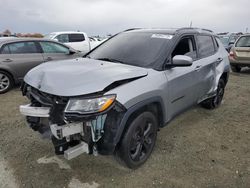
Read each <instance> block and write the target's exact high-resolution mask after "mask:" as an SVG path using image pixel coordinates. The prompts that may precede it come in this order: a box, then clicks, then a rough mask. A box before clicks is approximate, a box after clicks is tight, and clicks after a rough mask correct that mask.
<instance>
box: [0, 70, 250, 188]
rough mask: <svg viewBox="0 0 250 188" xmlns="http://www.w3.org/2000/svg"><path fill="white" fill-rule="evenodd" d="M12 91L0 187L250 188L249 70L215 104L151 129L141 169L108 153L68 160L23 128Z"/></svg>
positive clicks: (2, 100)
mask: <svg viewBox="0 0 250 188" xmlns="http://www.w3.org/2000/svg"><path fill="white" fill-rule="evenodd" d="M26 102H27V100H26V99H25V98H24V97H22V96H21V93H20V91H19V89H18V88H16V89H14V90H12V91H11V92H9V93H7V94H4V95H1V96H0V187H1V188H2V187H10V188H15V187H28V188H29V187H36V188H39V187H55V188H57V187H59V188H63V187H69V188H76V187H78V188H81V187H83V188H96V187H164V188H165V187H171V188H178V187H194V188H195V187H202V188H204V187H209V188H216V187H218V188H224V187H225V188H230V187H232V188H249V187H250V123H249V120H250V108H249V106H250V70H249V69H246V70H245V71H243V72H242V73H239V74H236V73H232V74H231V76H230V80H229V83H228V85H227V88H226V93H225V98H224V101H223V103H222V105H221V107H220V108H218V109H216V110H206V109H203V108H201V107H199V106H198V107H195V108H193V109H191V110H189V111H187V112H185V113H184V114H182V115H180V116H178V117H177V118H175V119H174V120H173V121H172V122H170V123H169V124H168V125H167V126H166V127H164V128H163V129H161V131H160V132H159V134H158V138H157V143H156V147H155V150H154V152H153V154H152V156H151V157H150V159H149V160H148V161H147V162H146V163H145V165H143V166H142V167H141V168H139V169H137V170H135V171H132V170H129V169H126V168H124V167H121V166H120V165H119V164H118V163H117V162H116V161H115V160H114V159H113V158H112V157H110V156H109V157H104V156H98V157H94V156H88V155H82V156H80V157H78V158H76V159H73V160H71V161H66V160H65V159H64V158H62V157H58V156H55V155H54V152H53V146H52V144H51V143H50V142H49V141H47V140H42V139H41V138H40V136H39V135H38V134H37V133H35V132H33V131H32V130H31V129H30V128H28V127H27V126H26V123H25V120H24V117H22V116H21V115H20V113H19V111H18V106H19V105H20V104H24V103H26Z"/></svg>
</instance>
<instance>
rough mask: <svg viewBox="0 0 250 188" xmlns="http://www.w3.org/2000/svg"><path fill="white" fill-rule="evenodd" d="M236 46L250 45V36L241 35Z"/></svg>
mask: <svg viewBox="0 0 250 188" xmlns="http://www.w3.org/2000/svg"><path fill="white" fill-rule="evenodd" d="M235 46H236V47H250V36H244V37H240V38H239V40H238V41H237V43H236V45H235Z"/></svg>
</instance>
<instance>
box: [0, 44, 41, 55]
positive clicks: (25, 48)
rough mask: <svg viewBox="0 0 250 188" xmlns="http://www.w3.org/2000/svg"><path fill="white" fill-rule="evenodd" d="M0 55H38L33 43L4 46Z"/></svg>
mask: <svg viewBox="0 0 250 188" xmlns="http://www.w3.org/2000/svg"><path fill="white" fill-rule="evenodd" d="M1 53H2V54H3V53H4V54H31V53H39V52H38V50H37V48H36V44H35V43H34V42H17V43H10V44H7V45H5V46H4V48H3V49H2V51H1Z"/></svg>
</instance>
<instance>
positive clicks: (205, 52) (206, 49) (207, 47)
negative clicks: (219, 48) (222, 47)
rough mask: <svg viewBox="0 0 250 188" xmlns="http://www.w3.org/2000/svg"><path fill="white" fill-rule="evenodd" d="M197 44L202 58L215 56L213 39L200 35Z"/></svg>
mask: <svg viewBox="0 0 250 188" xmlns="http://www.w3.org/2000/svg"><path fill="white" fill-rule="evenodd" d="M197 44H198V48H199V54H200V56H201V57H206V56H209V55H212V54H214V52H215V48H214V43H213V38H212V37H211V36H206V35H198V36H197Z"/></svg>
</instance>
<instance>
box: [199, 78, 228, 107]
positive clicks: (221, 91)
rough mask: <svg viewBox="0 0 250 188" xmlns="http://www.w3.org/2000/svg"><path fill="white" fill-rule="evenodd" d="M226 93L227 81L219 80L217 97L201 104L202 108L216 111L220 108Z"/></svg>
mask: <svg viewBox="0 0 250 188" xmlns="http://www.w3.org/2000/svg"><path fill="white" fill-rule="evenodd" d="M224 91H225V81H224V80H223V79H222V78H221V79H220V80H219V83H218V86H217V91H216V95H215V96H214V97H212V98H209V99H207V100H205V101H204V102H202V103H201V105H202V107H204V108H207V109H215V108H217V107H218V106H220V104H221V102H222V99H223V96H224Z"/></svg>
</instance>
